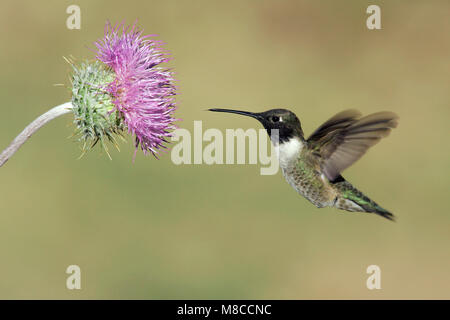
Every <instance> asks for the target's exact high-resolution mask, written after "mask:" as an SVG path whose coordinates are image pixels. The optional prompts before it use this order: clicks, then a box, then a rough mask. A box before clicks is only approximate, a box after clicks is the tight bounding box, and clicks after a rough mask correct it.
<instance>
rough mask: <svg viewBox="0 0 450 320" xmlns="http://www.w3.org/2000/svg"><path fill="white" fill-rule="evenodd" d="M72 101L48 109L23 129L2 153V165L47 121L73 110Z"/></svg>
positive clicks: (0, 161) (0, 163)
mask: <svg viewBox="0 0 450 320" xmlns="http://www.w3.org/2000/svg"><path fill="white" fill-rule="evenodd" d="M72 108H73V106H72V103H71V102H66V103H63V104H61V105H59V106H56V107H54V108H52V109H50V110H48V111H47V112H46V113H44V114H43V115H41V116H39V117H38V118H37V119H35V120H34V121H33V122H31V123H30V124H29V125H28V126H27V127H26V128H25V129H23V131H22V132H21V133H20V134H19V135H18V136H17V137H16V138H15V139H14V140H13V141H12V142H11V144H10V145H9V146H8V147H7V148H6V149H5V150H3V151H2V153H1V154H0V167H1V166H3V165H4V164H5V162H6V161H8V160H9V158H11V156H12V155H13V154H14V153H15V152H16V151H17V150H18V149H19V148H20V147H21V146H22V145H23V144H24V143H25V142H26V141H27V140H28V139H29V138H30V137H31V135H32V134H33V133H35V132H36V131H38V130H39V129H40V128H41V127H42V126H43V125H45V124H46V123H47V122H49V121H51V120H53V119H55V118H57V117H59V116H62V115H63V114H66V113H69V112H70V111H72Z"/></svg>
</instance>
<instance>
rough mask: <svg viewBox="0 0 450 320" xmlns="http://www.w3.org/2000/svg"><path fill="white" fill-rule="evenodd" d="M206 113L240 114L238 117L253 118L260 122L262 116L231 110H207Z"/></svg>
mask: <svg viewBox="0 0 450 320" xmlns="http://www.w3.org/2000/svg"><path fill="white" fill-rule="evenodd" d="M208 111H213V112H227V113H236V114H240V115H243V116H247V117H252V118H255V119H257V120H259V121H261V120H262V116H261V114H260V113H254V112H248V111H241V110H232V109H208Z"/></svg>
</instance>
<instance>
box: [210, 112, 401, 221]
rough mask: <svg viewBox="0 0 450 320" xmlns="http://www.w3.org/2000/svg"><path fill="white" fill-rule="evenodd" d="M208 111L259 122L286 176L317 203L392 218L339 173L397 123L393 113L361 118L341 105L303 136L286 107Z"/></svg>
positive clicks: (319, 205)
mask: <svg viewBox="0 0 450 320" xmlns="http://www.w3.org/2000/svg"><path fill="white" fill-rule="evenodd" d="M209 111H214V112H228V113H235V114H240V115H244V116H248V117H252V118H255V119H256V120H258V121H259V122H261V123H262V125H263V126H264V128H265V129H266V130H267V132H268V134H269V136H270V137H271V140H272V144H273V145H274V147H275V150H276V151H277V153H278V154H279V162H280V167H281V169H282V171H283V175H284V177H285V178H286V181H287V182H288V183H289V184H290V185H291V186H292V187H293V188H294V189H295V190H296V191H297V192H298V193H299V194H301V195H302V196H303V197H305V198H306V199H308V200H309V201H310V202H312V203H313V204H314V205H315V206H316V207H318V208H323V207H335V208H338V209H341V210H347V211H353V212H371V213H375V214H378V215H380V216H382V217H384V218H387V219H389V220H394V215H393V214H392V213H390V212H389V211H388V210H386V209H383V208H382V207H380V206H379V205H378V204H377V203H376V202H375V201H373V200H371V199H369V198H368V197H367V196H366V195H364V194H363V193H362V192H361V191H359V190H358V189H356V188H355V187H353V186H352V185H351V184H350V183H349V182H348V181H347V180H345V179H344V178H343V177H342V176H341V172H342V171H343V170H344V169H346V168H348V167H349V166H351V165H352V164H353V163H354V162H355V161H357V160H358V159H359V158H361V156H362V155H363V154H364V153H365V152H366V151H367V149H369V148H370V147H371V146H373V145H374V144H376V143H377V142H378V141H379V140H380V139H381V138H383V137H385V136H387V135H388V134H389V133H390V131H391V129H392V128H395V127H396V126H397V119H398V116H397V115H396V114H395V113H392V112H378V113H374V114H371V115H368V116H365V117H361V113H359V112H358V111H356V110H345V111H342V112H340V113H338V114H336V115H335V116H334V117H332V118H330V119H329V120H328V121H326V122H325V123H324V124H322V125H321V126H320V127H319V128H317V130H316V131H314V132H313V133H312V134H311V136H310V137H309V138H308V139H305V138H304V135H303V130H302V127H301V124H300V120H299V119H298V118H297V116H296V115H295V114H294V113H293V112H291V111H289V110H286V109H272V110H268V111H265V112H260V113H253V112H248V111H240V110H230V109H209ZM273 129H277V130H278V134H277V135H274V134H271V132H273V131H272V130H273Z"/></svg>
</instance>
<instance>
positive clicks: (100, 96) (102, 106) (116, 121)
mask: <svg viewBox="0 0 450 320" xmlns="http://www.w3.org/2000/svg"><path fill="white" fill-rule="evenodd" d="M72 68H73V74H72V79H71V82H72V104H73V113H74V116H75V117H74V123H75V125H76V126H77V130H76V133H75V135H77V136H78V137H79V140H80V141H82V142H84V143H83V154H84V152H85V151H87V150H88V149H89V148H92V147H93V146H94V145H95V144H97V142H100V143H101V145H102V147H103V149H104V150H105V151H106V153H108V148H107V146H106V144H105V139H107V140H109V141H110V142H112V143H113V144H114V145H115V146H116V147H117V143H116V140H115V137H114V136H115V135H118V136H120V137H121V136H122V132H123V130H124V129H125V126H124V122H123V116H122V115H121V113H120V112H119V111H117V109H116V108H115V106H114V103H113V97H111V95H110V94H109V93H108V92H107V91H105V90H104V88H105V87H106V86H107V85H108V84H109V83H111V82H112V81H113V80H114V79H115V73H114V71H112V70H111V69H110V68H109V67H107V66H105V65H104V64H102V63H101V62H99V61H95V62H92V63H91V62H83V63H81V65H79V66H76V65H74V64H73V63H72ZM108 155H109V154H108Z"/></svg>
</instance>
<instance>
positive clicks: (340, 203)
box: [334, 179, 395, 221]
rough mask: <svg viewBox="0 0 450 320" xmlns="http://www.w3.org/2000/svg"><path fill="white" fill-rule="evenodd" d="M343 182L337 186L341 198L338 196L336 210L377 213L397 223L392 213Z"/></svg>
mask: <svg viewBox="0 0 450 320" xmlns="http://www.w3.org/2000/svg"><path fill="white" fill-rule="evenodd" d="M342 180H343V181H339V182H337V183H336V184H335V186H336V187H337V188H338V190H339V191H340V196H338V198H337V199H336V201H335V205H334V206H335V207H336V208H338V209H341V210H347V211H358V212H369V213H375V214H377V215H379V216H381V217H383V218H386V219H388V220H391V221H395V216H394V215H393V214H392V213H391V212H389V211H388V210H386V209H384V208H382V207H380V206H379V205H378V204H377V203H376V202H375V201H373V200H371V199H370V198H369V197H367V196H366V195H364V194H363V193H362V192H361V191H359V190H358V189H356V188H355V187H353V186H352V185H351V184H350V183H349V182H348V181H346V180H344V179H342Z"/></svg>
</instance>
